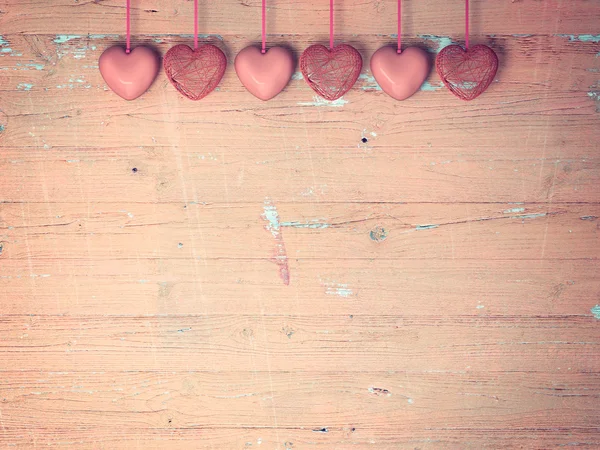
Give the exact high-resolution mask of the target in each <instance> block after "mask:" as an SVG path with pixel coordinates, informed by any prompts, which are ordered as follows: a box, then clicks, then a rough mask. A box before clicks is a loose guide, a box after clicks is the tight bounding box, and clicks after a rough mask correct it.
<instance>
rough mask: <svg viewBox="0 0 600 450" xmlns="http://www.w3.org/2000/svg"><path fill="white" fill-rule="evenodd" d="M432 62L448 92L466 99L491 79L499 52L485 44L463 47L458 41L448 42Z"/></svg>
mask: <svg viewBox="0 0 600 450" xmlns="http://www.w3.org/2000/svg"><path fill="white" fill-rule="evenodd" d="M435 65H436V69H437V73H438V75H439V76H440V78H441V79H442V82H443V83H444V84H445V85H446V87H447V88H448V89H449V90H450V92H452V93H453V94H454V95H456V96H457V97H458V98H460V99H462V100H467V101H468V100H473V99H474V98H476V97H478V96H479V95H481V94H482V93H483V92H484V91H485V90H486V89H487V88H488V86H489V85H490V84H491V83H492V81H494V77H495V76H496V71H497V70H498V56H497V55H496V53H495V52H494V50H492V49H491V48H489V47H488V46H487V45H481V44H480V45H475V46H473V47H470V48H468V49H466V50H465V49H463V48H462V47H461V46H460V45H449V46H447V47H445V48H444V49H443V50H442V51H441V52H440V53H439V54H438V55H437V58H436V60H435Z"/></svg>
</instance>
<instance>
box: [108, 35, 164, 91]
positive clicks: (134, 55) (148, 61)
mask: <svg viewBox="0 0 600 450" xmlns="http://www.w3.org/2000/svg"><path fill="white" fill-rule="evenodd" d="M98 68H99V69H100V74H101V75H102V78H104V81H105V82H106V84H107V85H108V87H109V88H110V89H112V91H113V92H114V93H115V94H117V95H118V96H120V97H122V98H124V99H125V100H134V99H136V98H138V97H139V96H140V95H142V94H143V93H144V92H146V91H147V90H148V88H149V87H150V85H151V84H152V82H153V81H154V79H155V78H156V75H157V74H158V70H159V68H160V61H159V57H158V55H157V54H156V52H154V50H152V49H150V48H148V47H136V48H134V49H133V50H131V51H130V52H129V53H127V51H126V49H124V48H123V47H120V46H113V47H110V48H108V49H106V50H105V51H104V52H103V53H102V55H100V59H99V61H98Z"/></svg>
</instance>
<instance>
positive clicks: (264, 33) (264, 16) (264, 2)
mask: <svg viewBox="0 0 600 450" xmlns="http://www.w3.org/2000/svg"><path fill="white" fill-rule="evenodd" d="M266 21H267V0H262V49H261V50H260V52H261V53H266V52H267V24H266Z"/></svg>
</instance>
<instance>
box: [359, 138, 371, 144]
mask: <svg viewBox="0 0 600 450" xmlns="http://www.w3.org/2000/svg"><path fill="white" fill-rule="evenodd" d="M360 141H361V142H362V143H363V144H366V143H367V142H369V140H368V139H367V138H366V137H364V138H362V139H361V140H360Z"/></svg>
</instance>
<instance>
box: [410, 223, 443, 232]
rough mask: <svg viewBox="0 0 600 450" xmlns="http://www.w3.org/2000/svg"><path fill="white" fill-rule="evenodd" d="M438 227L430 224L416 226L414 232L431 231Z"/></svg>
mask: <svg viewBox="0 0 600 450" xmlns="http://www.w3.org/2000/svg"><path fill="white" fill-rule="evenodd" d="M437 227H439V225H436V224H431V225H417V226H416V227H415V230H417V231H420V230H431V229H433V228H437Z"/></svg>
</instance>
